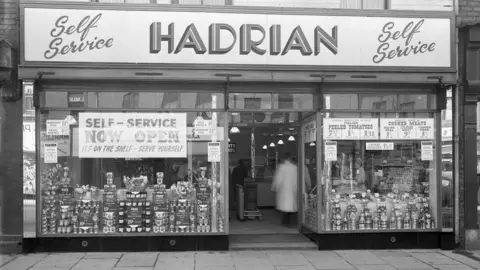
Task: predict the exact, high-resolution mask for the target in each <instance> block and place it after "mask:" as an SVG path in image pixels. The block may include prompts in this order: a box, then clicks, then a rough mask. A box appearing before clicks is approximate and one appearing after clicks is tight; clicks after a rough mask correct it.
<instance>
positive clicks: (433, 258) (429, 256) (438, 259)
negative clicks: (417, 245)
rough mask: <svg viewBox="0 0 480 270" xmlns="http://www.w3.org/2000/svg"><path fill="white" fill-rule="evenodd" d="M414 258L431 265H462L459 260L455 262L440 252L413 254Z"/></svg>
mask: <svg viewBox="0 0 480 270" xmlns="http://www.w3.org/2000/svg"><path fill="white" fill-rule="evenodd" d="M412 256H413V257H415V258H417V259H418V260H420V261H423V262H425V263H427V264H430V265H455V264H461V263H460V262H459V261H457V260H453V259H452V258H449V257H447V256H445V255H443V254H441V253H439V252H435V253H412Z"/></svg>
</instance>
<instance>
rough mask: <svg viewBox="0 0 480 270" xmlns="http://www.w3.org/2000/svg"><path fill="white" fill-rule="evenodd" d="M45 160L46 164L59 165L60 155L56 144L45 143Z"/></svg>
mask: <svg viewBox="0 0 480 270" xmlns="http://www.w3.org/2000/svg"><path fill="white" fill-rule="evenodd" d="M43 160H44V162H45V163H57V161H58V153H57V144H56V143H45V144H44V145H43Z"/></svg>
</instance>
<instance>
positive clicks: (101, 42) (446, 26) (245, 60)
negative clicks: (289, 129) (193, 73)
mask: <svg viewBox="0 0 480 270" xmlns="http://www.w3.org/2000/svg"><path fill="white" fill-rule="evenodd" d="M24 16H25V17H24V41H25V44H24V46H25V47H24V52H25V53H24V61H26V62H29V61H35V62H77V63H95V62H96V63H123V64H128V63H136V64H137V63H144V64H221V65H225V64H226V65H228V64H236V65H261V66H279V65H289V66H292V65H293V66H343V67H348V66H368V67H451V57H450V55H451V49H452V48H451V19H450V18H422V17H409V18H399V17H395V18H390V17H360V16H323V15H275V14H259V13H257V14H241V13H208V12H179V11H175V12H173V11H172V12H169V11H154V10H152V11H139V10H129V11H126V10H99V9H91V10H89V9H59V8H55V9H47V8H25V10H24Z"/></svg>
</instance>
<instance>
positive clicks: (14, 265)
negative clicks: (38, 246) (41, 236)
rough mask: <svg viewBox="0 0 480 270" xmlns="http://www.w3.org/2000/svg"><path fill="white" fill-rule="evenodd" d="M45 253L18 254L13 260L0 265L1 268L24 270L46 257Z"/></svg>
mask: <svg viewBox="0 0 480 270" xmlns="http://www.w3.org/2000/svg"><path fill="white" fill-rule="evenodd" d="M47 256H48V254H46V253H38V254H28V255H19V256H17V257H16V258H15V259H14V260H12V261H10V262H9V263H7V264H5V265H3V266H2V267H0V269H1V270H26V269H29V268H30V267H32V266H34V265H35V264H37V263H38V262H39V261H41V260H42V259H44V258H45V257H47Z"/></svg>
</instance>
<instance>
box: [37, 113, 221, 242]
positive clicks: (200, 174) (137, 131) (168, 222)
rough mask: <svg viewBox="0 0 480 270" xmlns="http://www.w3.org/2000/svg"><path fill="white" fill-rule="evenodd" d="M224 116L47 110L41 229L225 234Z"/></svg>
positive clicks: (44, 117)
mask: <svg viewBox="0 0 480 270" xmlns="http://www.w3.org/2000/svg"><path fill="white" fill-rule="evenodd" d="M223 115H224V114H223V113H216V112H209V113H206V112H189V113H100V112H89V113H83V112H69V111H61V112H60V111H49V112H45V113H43V114H42V115H41V116H40V123H41V124H40V127H39V132H40V147H39V151H40V159H39V169H40V172H41V179H40V181H41V188H42V190H41V194H42V197H41V198H40V200H39V203H38V207H41V212H42V217H41V222H39V224H38V226H39V229H40V232H41V234H42V235H52V234H53V235H55V234H61V235H68V236H75V234H77V233H81V234H96V235H115V234H117V233H122V232H123V233H125V232H137V233H138V232H140V233H202V232H218V233H222V232H223V228H224V227H223V224H224V222H225V220H224V201H223V198H224V193H223V185H224V181H225V179H223V175H225V172H224V166H223V165H224V164H223V163H222V162H223V160H225V157H224V147H226V145H225V143H224V142H225V140H224V127H223V124H224V123H225V121H224V119H223V118H224V117H223ZM65 119H69V120H70V121H66V122H65V121H63V120H65ZM62 121H63V122H62ZM205 125H207V126H210V127H211V128H212V130H213V131H212V132H210V129H207V130H205V129H199V128H198V127H203V126H205ZM159 127H161V129H159ZM47 130H48V131H49V132H54V133H55V134H56V135H48V134H47ZM209 143H211V144H209ZM57 201H59V202H60V203H56V202H57ZM212 207H213V208H212ZM54 213H55V214H54ZM191 216H193V218H191ZM80 224H82V226H80Z"/></svg>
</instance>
